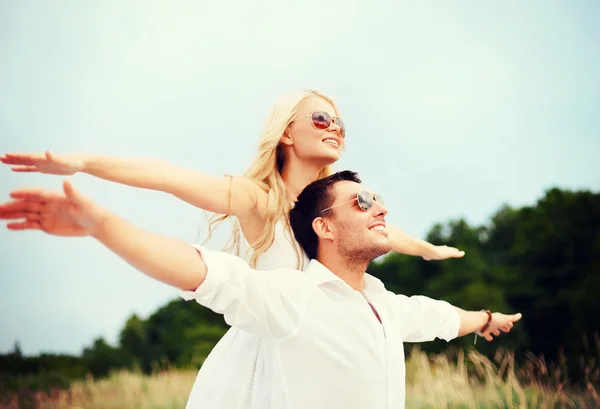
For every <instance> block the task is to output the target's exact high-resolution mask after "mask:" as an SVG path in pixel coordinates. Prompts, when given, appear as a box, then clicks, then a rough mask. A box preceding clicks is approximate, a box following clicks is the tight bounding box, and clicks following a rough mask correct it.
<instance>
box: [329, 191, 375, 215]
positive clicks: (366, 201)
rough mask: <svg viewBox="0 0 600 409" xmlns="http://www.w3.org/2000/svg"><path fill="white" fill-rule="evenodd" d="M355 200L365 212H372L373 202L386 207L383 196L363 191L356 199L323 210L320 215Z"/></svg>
mask: <svg viewBox="0 0 600 409" xmlns="http://www.w3.org/2000/svg"><path fill="white" fill-rule="evenodd" d="M355 200H356V202H357V203H358V207H360V208H361V209H362V210H364V211H365V212H366V211H368V210H370V209H371V207H373V202H377V203H379V204H380V205H382V206H385V202H384V201H383V197H381V195H376V194H374V193H371V192H367V191H366V190H363V191H362V192H358V193H357V194H356V197H355V198H353V199H352V200H348V201H347V202H344V203H338V204H336V205H335V206H331V207H328V208H327V209H323V210H321V212H320V213H319V215H320V214H322V213H323V212H326V211H327V210H331V209H333V208H336V207H338V206H342V205H345V204H347V203H350V202H354V201H355Z"/></svg>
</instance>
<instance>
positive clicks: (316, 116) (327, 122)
mask: <svg viewBox="0 0 600 409" xmlns="http://www.w3.org/2000/svg"><path fill="white" fill-rule="evenodd" d="M308 117H310V119H311V120H312V124H313V126H314V127H315V128H317V129H328V128H329V127H330V126H331V123H332V122H333V123H334V124H336V125H337V126H339V127H340V134H341V135H342V138H345V137H346V126H345V125H344V121H342V118H340V117H339V116H334V117H332V116H331V115H329V113H327V112H325V111H314V112H312V113H311V114H308V115H304V116H301V117H299V118H296V120H298V119H303V118H308Z"/></svg>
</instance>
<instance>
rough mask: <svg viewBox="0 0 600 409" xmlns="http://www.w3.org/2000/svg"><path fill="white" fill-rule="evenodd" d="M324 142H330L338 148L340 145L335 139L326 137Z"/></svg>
mask: <svg viewBox="0 0 600 409" xmlns="http://www.w3.org/2000/svg"><path fill="white" fill-rule="evenodd" d="M323 142H325V143H328V144H330V145H333V146H335V147H336V148H337V147H338V143H337V141H336V140H335V139H325V140H324V141H323Z"/></svg>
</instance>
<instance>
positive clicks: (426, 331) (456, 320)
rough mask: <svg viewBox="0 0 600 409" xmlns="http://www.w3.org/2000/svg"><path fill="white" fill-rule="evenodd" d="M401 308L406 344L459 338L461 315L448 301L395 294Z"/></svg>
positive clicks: (401, 327)
mask: <svg viewBox="0 0 600 409" xmlns="http://www.w3.org/2000/svg"><path fill="white" fill-rule="evenodd" d="M394 297H395V299H396V304H397V306H398V308H400V312H399V314H400V315H399V317H400V320H399V322H400V331H401V334H402V339H403V341H404V342H425V341H433V340H434V339H435V338H441V339H444V340H446V341H450V340H452V339H454V338H456V337H457V336H458V332H459V330H460V315H459V314H458V311H456V309H455V308H454V307H453V306H452V305H451V304H449V303H447V302H446V301H439V300H434V299H432V298H429V297H425V296H422V295H415V296H412V297H407V296H405V295H400V294H394Z"/></svg>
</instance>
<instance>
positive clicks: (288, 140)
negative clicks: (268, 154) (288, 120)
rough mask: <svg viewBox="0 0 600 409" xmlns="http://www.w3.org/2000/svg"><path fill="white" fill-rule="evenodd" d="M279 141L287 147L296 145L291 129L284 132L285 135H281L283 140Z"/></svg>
mask: <svg viewBox="0 0 600 409" xmlns="http://www.w3.org/2000/svg"><path fill="white" fill-rule="evenodd" d="M279 141H280V142H281V143H282V144H284V145H287V146H292V145H293V144H294V141H293V140H292V137H291V135H290V131H289V129H286V130H285V131H284V132H283V135H281V139H280V140H279Z"/></svg>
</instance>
